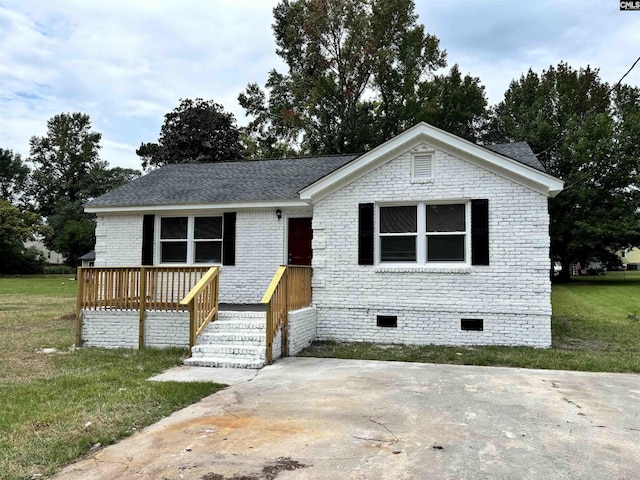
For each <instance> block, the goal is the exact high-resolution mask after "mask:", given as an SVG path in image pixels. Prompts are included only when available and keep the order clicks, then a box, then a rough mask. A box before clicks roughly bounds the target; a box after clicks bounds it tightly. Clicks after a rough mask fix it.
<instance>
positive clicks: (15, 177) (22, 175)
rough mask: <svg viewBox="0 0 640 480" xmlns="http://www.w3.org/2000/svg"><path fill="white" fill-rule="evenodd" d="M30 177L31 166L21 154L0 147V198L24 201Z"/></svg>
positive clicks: (10, 200)
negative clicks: (24, 160) (23, 159)
mask: <svg viewBox="0 0 640 480" xmlns="http://www.w3.org/2000/svg"><path fill="white" fill-rule="evenodd" d="M28 178H29V167H28V166H27V165H26V164H25V163H24V162H23V161H22V158H21V157H20V155H19V154H17V153H14V152H13V151H11V150H7V149H4V148H0V199H2V200H6V201H8V202H10V203H14V204H15V203H20V202H23V201H24V200H25V198H24V192H25V187H26V184H27V179H28Z"/></svg>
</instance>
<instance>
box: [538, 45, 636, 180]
mask: <svg viewBox="0 0 640 480" xmlns="http://www.w3.org/2000/svg"><path fill="white" fill-rule="evenodd" d="M638 62H640V57H638V58H637V59H636V61H635V62H633V65H631V67H630V68H629V70H627V72H626V73H625V74H624V75H623V76H622V77H621V78H620V80H618V81H617V82H616V84H615V85H613V86H612V87H611V88H610V89H609V90H608V91H607V94H606V95H605V96H604V98H603V99H602V100H601V101H600V102H599V103H598V104H596V105H594V106H593V107H591V109H589V111H587V113H585V114H584V115H582V116H581V118H580V121H579V122H578V123H577V124H576V125H574V126H573V127H572V128H570V129H569V130H567V131H566V132H564V133H563V134H562V135H560V138H558V140H556V141H555V142H553V143H552V144H551V145H550V146H548V147H547V148H545V149H544V150H542V151H541V152H539V153H536V154H535V155H536V156H538V155H542V154H544V153H547V152H548V151H549V150H551V149H552V148H553V147H555V146H556V145H558V144H559V143H560V142H561V141H562V140H564V139H565V137H566V136H567V135H569V134H570V133H573V132H575V131H576V130H577V129H578V128H580V127H581V126H582V125H583V124H584V122H585V121H586V120H587V118H589V117H590V116H591V115H592V114H593V112H595V111H596V110H597V109H598V108H600V107H601V106H602V105H603V104H604V103H605V102H607V101H608V100H609V94H610V93H611V92H612V91H613V90H615V89H616V88H617V87H618V86H619V85H620V84H621V83H622V81H623V80H624V79H625V78H626V76H627V75H629V73H631V70H633V69H634V68H635V66H636V65H637V64H638ZM572 185H574V184H572Z"/></svg>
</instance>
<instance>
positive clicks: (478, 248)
mask: <svg viewBox="0 0 640 480" xmlns="http://www.w3.org/2000/svg"><path fill="white" fill-rule="evenodd" d="M471 264H472V265H489V200H487V199H479V200H471Z"/></svg>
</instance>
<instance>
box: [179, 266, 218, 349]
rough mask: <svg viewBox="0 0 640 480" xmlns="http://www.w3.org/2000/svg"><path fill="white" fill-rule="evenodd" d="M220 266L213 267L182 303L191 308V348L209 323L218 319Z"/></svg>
mask: <svg viewBox="0 0 640 480" xmlns="http://www.w3.org/2000/svg"><path fill="white" fill-rule="evenodd" d="M219 290H220V267H211V268H210V269H209V271H207V273H206V274H205V275H204V276H203V277H202V278H201V279H200V281H198V283H197V284H196V285H195V286H194V287H193V288H192V289H191V291H189V293H188V294H187V295H186V296H185V297H184V298H183V299H182V300H181V301H180V305H182V306H184V307H187V309H188V310H189V348H193V346H194V345H195V344H196V341H197V340H198V337H199V336H200V334H201V333H202V332H203V331H204V329H205V327H206V326H207V324H208V323H209V322H211V321H216V320H217V319H218V292H219Z"/></svg>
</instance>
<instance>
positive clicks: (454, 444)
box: [55, 358, 640, 480]
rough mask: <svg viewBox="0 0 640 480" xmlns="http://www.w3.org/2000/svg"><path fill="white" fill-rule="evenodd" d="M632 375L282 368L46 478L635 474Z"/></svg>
mask: <svg viewBox="0 0 640 480" xmlns="http://www.w3.org/2000/svg"><path fill="white" fill-rule="evenodd" d="M639 404H640V376H638V375H633V374H628V375H627V374H598V373H584V372H561V371H550V370H525V369H511V368H491V367H470V366H454V365H432V364H417V363H400V362H373V361H354V360H338V359H314V358H288V359H284V360H280V361H278V362H277V363H275V364H274V365H271V366H269V367H265V368H264V369H262V370H260V371H259V372H258V374H257V375H256V376H255V378H254V379H253V380H252V381H250V382H244V383H240V384H238V385H235V386H232V387H230V388H228V389H226V390H224V391H221V392H218V393H216V394H214V395H211V396H210V397H207V398H205V399H203V400H202V401H201V402H199V403H197V404H194V405H192V406H190V407H187V408H185V409H183V410H181V411H179V412H176V413H175V414H173V415H171V416H170V417H167V418H165V419H163V420H162V421H161V422H159V423H157V424H155V425H152V426H150V427H148V428H146V429H145V430H143V431H142V432H139V433H137V434H135V435H133V436H132V437H130V438H128V439H126V440H123V441H122V442H120V443H118V444H116V445H112V446H109V447H106V448H104V449H103V450H101V451H99V452H97V453H96V454H94V455H93V456H91V458H89V459H87V460H84V461H82V462H79V463H76V464H74V465H70V466H69V467H67V468H66V469H65V470H63V471H62V472H61V473H60V474H58V475H57V476H56V477H55V478H57V479H59V480H72V479H116V478H131V479H156V478H162V479H198V480H239V479H244V480H251V479H256V480H257V479H274V478H277V479H278V480H286V479H294V478H304V479H357V480H365V479H367V480H375V479H416V478H438V479H494V478H518V479H538V478H545V477H546V478H553V479H578V478H579V479H607V478H611V479H614V478H615V479H620V478H625V479H633V478H640V473H639V472H640V408H639V407H638V405H639Z"/></svg>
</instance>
